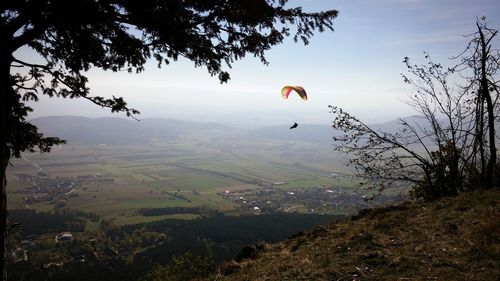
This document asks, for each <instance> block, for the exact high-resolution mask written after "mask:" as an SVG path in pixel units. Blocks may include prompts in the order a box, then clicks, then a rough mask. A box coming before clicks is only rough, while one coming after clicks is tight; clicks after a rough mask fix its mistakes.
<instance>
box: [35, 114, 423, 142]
mask: <svg viewBox="0 0 500 281" xmlns="http://www.w3.org/2000/svg"><path fill="white" fill-rule="evenodd" d="M405 119H406V118H405ZM408 119H411V120H414V119H415V120H417V121H418V120H419V119H418V117H414V116H412V117H408ZM30 122H32V123H33V124H34V125H35V126H37V127H38V128H39V129H40V132H42V133H44V134H45V135H46V136H55V137H60V138H62V139H65V140H68V142H69V143H76V144H110V145H125V144H147V143H151V142H156V141H160V142H162V141H163V142H164V141H173V140H176V139H178V138H179V137H180V136H181V135H183V134H193V135H207V134H210V135H214V134H215V135H224V134H231V133H235V135H239V136H241V137H245V138H249V139H253V140H258V139H269V140H280V141H299V142H310V143H315V144H319V145H328V144H330V143H331V141H332V137H334V136H335V135H339V134H341V132H339V131H336V130H334V129H332V127H331V126H330V125H317V124H299V126H298V127H297V128H296V129H293V130H291V129H289V126H290V124H283V125H280V126H267V127H261V128H258V129H248V130H245V129H239V128H235V127H232V126H228V125H224V124H221V123H214V122H194V121H184V120H177V119H167V118H146V119H141V120H140V121H137V120H133V119H130V118H129V119H126V118H120V117H99V118H89V117H80V116H47V117H39V118H35V119H32V120H30ZM398 127H399V126H398V122H397V120H396V119H395V120H391V121H389V122H385V123H381V124H374V125H373V128H375V129H377V130H384V131H389V132H391V131H395V130H396V129H397V128H398Z"/></svg>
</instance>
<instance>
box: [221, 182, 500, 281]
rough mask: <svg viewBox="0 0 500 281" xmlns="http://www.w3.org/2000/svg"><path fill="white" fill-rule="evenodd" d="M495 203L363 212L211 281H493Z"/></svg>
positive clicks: (499, 253)
mask: <svg viewBox="0 0 500 281" xmlns="http://www.w3.org/2000/svg"><path fill="white" fill-rule="evenodd" d="M499 203H500V192H499V191H489V192H474V193H468V194H463V195H462V196H460V197H457V198H447V199H443V200H440V201H436V202H432V203H416V202H407V203H404V204H401V205H397V206H393V207H387V208H379V209H374V210H370V211H366V212H361V214H360V215H358V216H357V218H353V220H351V221H349V222H345V223H338V224H332V225H327V226H322V227H317V228H316V229H315V230H313V231H311V232H308V233H303V234H302V233H301V234H298V235H296V236H295V237H294V238H291V239H289V240H287V241H284V242H281V243H278V244H261V245H256V246H254V247H252V248H248V249H246V251H245V253H244V257H246V258H244V259H238V260H239V262H236V261H233V262H228V263H226V264H225V265H224V266H223V267H222V269H221V271H220V273H219V274H218V276H217V278H216V279H217V280H499V278H500V263H499V261H500V220H499V217H500V208H499ZM240 258H241V255H240ZM212 279H213V278H212Z"/></svg>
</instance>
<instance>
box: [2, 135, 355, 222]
mask: <svg viewBox="0 0 500 281" xmlns="http://www.w3.org/2000/svg"><path fill="white" fill-rule="evenodd" d="M12 163H13V166H12V167H10V168H9V170H8V179H9V188H8V190H9V192H10V196H9V208H11V209H22V208H30V209H36V210H37V211H49V210H51V209H53V208H54V200H52V201H50V200H49V201H41V202H32V203H31V204H27V203H26V198H27V195H29V193H30V192H31V193H33V190H32V189H31V190H30V188H29V187H30V182H29V181H27V180H26V175H31V176H37V175H38V176H39V177H50V178H51V179H68V180H70V181H72V182H75V183H76V184H75V186H74V190H72V191H71V192H70V193H71V194H66V195H67V196H64V199H65V200H64V204H65V206H66V207H67V208H70V209H74V210H81V211H85V212H92V213H96V214H98V215H100V216H102V217H103V218H105V219H108V220H110V221H113V222H114V223H116V224H118V225H123V224H131V223H140V222H151V221H155V220H160V219H165V218H175V219H193V218H197V217H198V216H199V215H198V214H177V215H175V214H174V215H160V216H148V217H145V216H141V215H138V214H137V211H138V210H141V209H146V208H173V207H183V208H203V209H210V210H214V211H218V212H222V213H231V214H238V213H239V212H240V211H241V208H240V207H241V204H240V203H238V202H235V201H234V200H229V199H228V196H224V195H227V194H229V193H231V192H240V191H242V190H243V191H252V190H258V189H262V188H271V189H277V190H289V189H297V188H302V189H308V188H316V187H323V188H333V187H335V188H344V189H349V188H351V187H352V186H353V184H354V180H353V179H352V177H351V176H349V171H348V170H346V168H345V167H344V165H343V164H342V160H341V159H340V158H339V157H337V156H336V155H335V154H334V153H333V152H332V151H331V150H330V149H329V148H328V147H324V146H319V145H313V144H311V143H305V142H304V143H301V142H290V143H285V142H282V141H274V140H273V141H262V140H259V141H251V140H245V139H239V140H238V141H237V142H235V140H234V139H228V140H224V139H222V138H214V137H207V138H206V139H199V138H198V137H196V138H194V137H193V138H189V137H186V136H184V137H183V138H182V139H180V140H178V141H172V142H167V143H155V144H147V145H105V144H100V145H76V144H68V145H64V146H58V147H56V148H55V149H54V150H53V151H52V152H51V153H49V154H40V153H28V154H25V155H23V158H21V159H17V160H14V161H12ZM31 185H33V183H31ZM31 188H33V186H31ZM293 206H295V208H292V209H295V210H305V211H306V209H307V208H305V207H303V206H302V207H300V208H298V207H296V204H290V205H287V204H283V207H282V209H283V210H289V209H290V207H293Z"/></svg>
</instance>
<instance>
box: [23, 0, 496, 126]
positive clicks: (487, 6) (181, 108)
mask: <svg viewBox="0 0 500 281" xmlns="http://www.w3.org/2000/svg"><path fill="white" fill-rule="evenodd" d="M289 6H290V7H292V6H302V7H303V8H304V10H306V11H318V10H324V9H336V10H338V11H339V16H338V18H337V19H336V20H335V21H334V26H335V31H334V32H325V33H321V34H317V35H316V36H315V37H314V38H312V40H311V42H310V44H309V45H308V46H303V45H302V44H299V43H298V44H295V43H294V42H293V40H292V39H288V40H286V41H285V43H284V44H282V45H280V46H276V47H275V48H273V49H272V50H271V51H269V52H268V53H267V58H268V60H269V62H270V65H268V66H264V65H262V64H261V63H260V62H259V61H258V60H256V59H254V58H252V57H248V58H246V59H244V60H242V61H239V62H237V63H235V64H234V65H233V68H232V69H231V70H230V74H231V77H232V79H231V80H230V81H229V83H227V84H223V85H221V84H219V82H218V79H217V78H215V77H210V75H209V74H208V73H207V71H206V70H205V69H203V68H194V66H193V64H192V63H191V62H189V61H185V60H180V61H178V62H176V63H172V64H171V65H169V66H167V67H163V68H162V69H157V67H156V63H155V62H151V63H149V64H148V65H147V66H146V71H145V72H143V73H141V74H128V73H125V72H123V73H112V72H103V71H99V70H97V69H95V70H92V71H90V72H89V73H88V78H89V80H90V87H91V90H92V94H94V95H104V96H110V95H116V96H123V97H124V98H125V99H126V100H127V102H128V103H129V105H130V106H131V107H134V108H136V109H139V110H140V111H141V113H142V114H141V115H140V116H139V118H149V117H167V118H176V119H188V120H197V121H217V122H221V121H223V120H228V121H230V122H231V123H233V124H238V123H241V124H247V125H248V124H253V125H257V126H260V125H267V124H268V125H275V124H288V123H293V122H294V121H297V122H301V123H314V124H329V123H330V122H331V119H332V118H331V116H330V114H329V113H328V105H329V104H334V105H338V106H341V107H343V108H345V109H347V110H348V111H350V112H353V113H355V114H356V115H358V116H359V117H361V118H362V119H364V120H367V121H369V122H381V121H386V120H389V119H393V118H396V117H398V116H406V115H410V114H413V113H412V112H411V111H409V110H408V107H407V106H406V105H405V103H404V100H405V98H406V96H407V95H408V94H409V93H410V91H411V89H410V88H409V87H408V86H406V85H405V84H403V82H402V79H401V76H400V74H401V73H402V72H404V71H405V69H404V65H403V63H402V59H403V57H405V56H408V57H410V58H414V59H415V62H417V61H418V60H421V58H422V57H423V55H422V52H423V51H428V52H429V53H430V54H431V55H432V56H433V57H434V58H435V60H436V61H437V60H439V61H441V62H443V63H448V59H447V58H448V57H450V56H451V55H456V54H458V53H459V52H460V51H461V50H463V48H464V47H465V43H466V42H467V41H468V39H466V38H464V37H463V35H465V34H470V33H472V32H474V31H475V30H474V28H475V20H476V17H481V16H486V18H487V21H488V24H489V26H491V27H495V28H500V17H499V16H498V15H499V14H500V2H499V1H498V0H475V1H472V0H378V1H373V0H338V1H336V0H302V1H298V0H297V1H290V2H289ZM497 42H498V40H497ZM22 52H27V50H23V51H22ZM22 55H26V54H22ZM287 84H291V85H301V86H303V87H304V88H305V89H306V90H307V92H308V95H309V101H307V102H303V101H302V100H300V99H299V98H298V97H292V98H290V99H289V100H287V101H285V100H283V99H282V98H281V96H280V90H281V87H282V86H283V85H287ZM34 108H35V112H34V113H33V114H32V115H31V116H32V117H39V116H46V115H70V114H71V115H81V116H89V117H95V116H123V115H119V114H114V115H111V114H109V113H108V111H107V110H106V109H101V108H99V107H96V106H94V105H92V104H90V103H89V102H87V101H84V100H80V101H77V102H75V101H66V100H58V99H48V98H45V99H41V101H40V102H39V103H38V104H36V105H34Z"/></svg>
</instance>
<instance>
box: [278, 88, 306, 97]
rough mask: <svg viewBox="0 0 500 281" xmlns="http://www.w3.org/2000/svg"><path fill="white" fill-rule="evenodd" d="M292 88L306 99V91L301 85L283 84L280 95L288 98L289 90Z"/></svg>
mask: <svg viewBox="0 0 500 281" xmlns="http://www.w3.org/2000/svg"><path fill="white" fill-rule="evenodd" d="M292 90H294V91H295V92H296V93H297V94H299V96H300V97H301V98H302V99H303V100H307V93H306V90H304V88H302V87H301V86H285V87H283V89H281V96H282V97H283V98H284V99H288V96H289V95H290V92H291V91H292Z"/></svg>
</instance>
